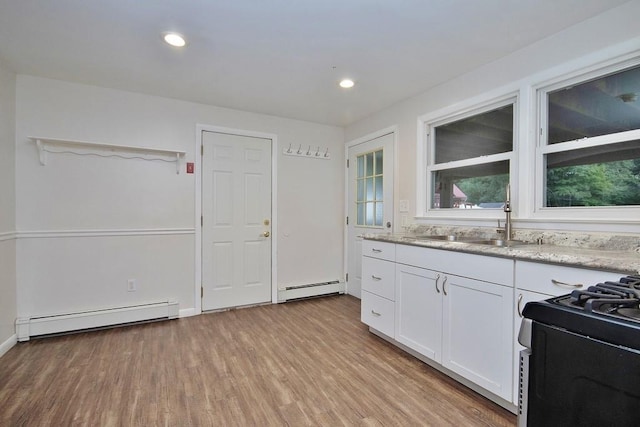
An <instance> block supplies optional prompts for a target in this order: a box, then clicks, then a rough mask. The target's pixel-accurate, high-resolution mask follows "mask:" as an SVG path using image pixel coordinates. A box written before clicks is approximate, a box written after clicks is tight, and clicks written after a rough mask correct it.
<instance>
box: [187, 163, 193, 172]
mask: <svg viewBox="0 0 640 427" xmlns="http://www.w3.org/2000/svg"><path fill="white" fill-rule="evenodd" d="M193 167H194V164H193V162H187V173H193Z"/></svg>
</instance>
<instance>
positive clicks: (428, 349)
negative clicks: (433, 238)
mask: <svg viewBox="0 0 640 427" xmlns="http://www.w3.org/2000/svg"><path fill="white" fill-rule="evenodd" d="M425 267H430V268H425ZM464 276H466V277H464ZM474 276H475V277H474ZM477 278H480V279H482V280H477ZM494 281H495V282H498V283H493V282H494ZM395 298H396V299H395V312H396V313H395V314H396V316H395V317H396V322H395V328H396V329H395V339H396V340H397V341H398V342H400V343H402V344H404V345H406V346H407V347H409V348H411V349H413V350H415V351H417V352H418V353H420V354H422V355H424V356H426V357H428V358H430V359H432V360H434V361H435V362H437V363H440V364H442V365H443V366H444V367H446V368H447V369H449V370H451V371H453V372H455V373H456V374H458V375H460V376H462V377H464V378H466V379H468V380H470V381H472V382H474V383H475V384H478V385H479V386H481V387H482V388H484V389H486V390H488V391H490V392H492V393H494V394H496V395H498V396H500V397H502V398H503V399H506V400H508V401H511V397H512V395H511V393H512V387H511V385H512V376H513V372H512V367H511V360H512V349H513V347H512V327H513V316H512V312H511V307H512V306H513V261H510V260H506V259H501V258H492V257H486V256H479V255H470V254H463V253H458V252H450V251H440V250H436V249H427V248H417V247H411V246H406V245H399V246H398V247H397V248H396V295H395Z"/></svg>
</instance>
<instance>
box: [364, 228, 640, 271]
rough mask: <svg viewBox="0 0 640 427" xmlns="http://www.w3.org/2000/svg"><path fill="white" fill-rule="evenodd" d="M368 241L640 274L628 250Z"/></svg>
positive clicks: (637, 259)
mask: <svg viewBox="0 0 640 427" xmlns="http://www.w3.org/2000/svg"><path fill="white" fill-rule="evenodd" d="M363 238H364V239H367V240H376V241H380V242H388V243H397V244H402V245H410V246H419V247H424V248H433V249H442V250H448V251H454V252H465V253H470V254H476V255H487V256H495V257H501V258H510V259H514V260H522V261H533V262H540V263H545V264H557V265H562V266H567V267H579V268H588V269H594V270H604V271H612V272H616V273H618V272H619V273H623V274H634V275H638V274H640V253H638V252H637V251H625V250H603V249H584V248H580V247H568V246H559V245H550V244H541V245H538V244H527V245H521V246H520V245H518V246H515V247H499V246H491V245H482V244H477V243H467V242H459V241H455V242H449V241H440V240H427V239H418V238H416V237H415V236H407V235H402V234H365V235H363Z"/></svg>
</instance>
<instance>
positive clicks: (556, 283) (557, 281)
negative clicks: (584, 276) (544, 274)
mask: <svg viewBox="0 0 640 427" xmlns="http://www.w3.org/2000/svg"><path fill="white" fill-rule="evenodd" d="M551 283H553V284H554V285H558V286H563V287H565V288H581V287H583V286H584V285H583V284H582V283H575V284H571V283H567V282H561V281H559V280H556V279H551Z"/></svg>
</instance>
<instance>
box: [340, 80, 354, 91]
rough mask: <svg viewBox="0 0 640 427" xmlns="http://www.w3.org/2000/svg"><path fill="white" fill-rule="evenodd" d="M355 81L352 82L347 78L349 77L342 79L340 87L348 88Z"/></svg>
mask: <svg viewBox="0 0 640 427" xmlns="http://www.w3.org/2000/svg"><path fill="white" fill-rule="evenodd" d="M354 84H355V83H353V80H349V79H344V80H342V81H341V82H340V87H341V88H344V89H349V88H351V87H353V85H354Z"/></svg>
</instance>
